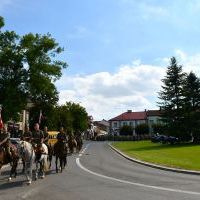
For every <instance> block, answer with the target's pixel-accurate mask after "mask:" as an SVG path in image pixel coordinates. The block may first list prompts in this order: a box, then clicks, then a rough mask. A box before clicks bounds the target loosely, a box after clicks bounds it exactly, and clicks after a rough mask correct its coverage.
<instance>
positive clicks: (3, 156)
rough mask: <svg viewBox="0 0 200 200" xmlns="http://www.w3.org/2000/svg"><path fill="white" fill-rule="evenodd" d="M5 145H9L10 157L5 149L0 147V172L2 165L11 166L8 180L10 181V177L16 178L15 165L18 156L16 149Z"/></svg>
mask: <svg viewBox="0 0 200 200" xmlns="http://www.w3.org/2000/svg"><path fill="white" fill-rule="evenodd" d="M6 145H9V148H10V149H11V155H9V153H8V152H7V151H6V149H5V147H3V146H0V170H1V168H2V166H3V165H6V164H9V163H10V164H11V170H10V177H9V180H11V179H12V176H13V175H14V177H15V178H16V176H17V165H18V161H19V154H18V150H17V148H16V147H15V146H14V145H12V144H10V143H7V144H6Z"/></svg>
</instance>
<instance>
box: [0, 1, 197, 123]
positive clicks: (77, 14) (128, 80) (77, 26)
mask: <svg viewBox="0 0 200 200" xmlns="http://www.w3.org/2000/svg"><path fill="white" fill-rule="evenodd" d="M0 15H2V16H3V17H4V18H5V23H6V26H5V29H9V30H15V31H16V32H17V33H19V34H21V35H22V34H25V33H29V32H33V33H41V34H44V33H47V32H49V33H51V34H52V36H53V37H54V38H55V39H56V40H57V42H58V43H59V44H60V45H61V46H62V47H64V48H65V52H64V53H63V54H62V55H61V57H60V58H61V59H63V60H65V61H66V62H67V63H68V64H69V67H68V69H66V70H65V71H63V77H62V79H61V80H60V81H58V82H57V83H56V84H57V87H58V90H59V91H60V103H64V102H65V101H69V100H71V101H75V102H80V103H81V104H82V105H83V106H84V107H86V109H87V111H88V113H89V114H91V115H93V116H94V118H95V119H102V118H105V119H109V118H111V117H114V116H115V115H117V114H120V113H121V112H123V111H126V110H127V109H132V110H135V111H139V110H144V109H154V108H156V101H157V92H158V91H159V89H160V85H161V82H160V79H161V78H162V77H163V76H164V73H165V70H166V66H167V64H168V59H169V58H170V57H171V56H176V57H177V58H178V61H179V62H180V64H183V65H184V71H190V70H193V71H194V72H196V73H197V74H199V70H198V65H199V64H200V47H199V45H198V44H199V42H200V26H199V21H200V1H198V0H190V1H188V0H174V1H172V0H163V1H160V0H57V1H50V0H29V1H27V0H0Z"/></svg>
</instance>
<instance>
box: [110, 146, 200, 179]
mask: <svg viewBox="0 0 200 200" xmlns="http://www.w3.org/2000/svg"><path fill="white" fill-rule="evenodd" d="M108 145H109V147H110V148H111V149H112V150H114V151H115V152H117V153H118V154H120V155H121V156H123V157H124V158H126V159H128V160H130V161H132V162H135V163H138V164H141V165H145V166H148V167H152V168H156V169H161V170H165V171H171V172H177V173H183V174H192V175H200V171H194V170H185V169H177V168H171V167H164V166H162V165H156V164H152V163H149V162H144V161H141V160H138V159H135V158H131V157H129V156H127V155H126V154H124V153H122V152H121V151H119V150H118V149H116V148H115V147H113V146H112V145H111V144H110V143H109V144H108Z"/></svg>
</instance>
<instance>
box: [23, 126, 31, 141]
mask: <svg viewBox="0 0 200 200" xmlns="http://www.w3.org/2000/svg"><path fill="white" fill-rule="evenodd" d="M21 140H24V141H26V142H29V143H31V141H32V132H31V131H30V128H29V126H26V128H25V132H24V133H23V135H22V136H21Z"/></svg>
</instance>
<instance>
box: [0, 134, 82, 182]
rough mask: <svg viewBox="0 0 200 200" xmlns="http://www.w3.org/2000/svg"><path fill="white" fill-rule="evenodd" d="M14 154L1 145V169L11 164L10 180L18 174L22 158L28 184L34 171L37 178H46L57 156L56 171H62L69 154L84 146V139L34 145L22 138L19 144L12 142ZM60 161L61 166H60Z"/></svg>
mask: <svg viewBox="0 0 200 200" xmlns="http://www.w3.org/2000/svg"><path fill="white" fill-rule="evenodd" d="M11 147H12V150H13V152H14V153H13V154H12V156H11V157H10V158H9V156H8V155H7V152H6V151H5V149H4V148H2V147H0V170H1V168H2V166H3V165H6V164H9V163H10V165H11V170H10V175H9V179H8V180H9V181H10V180H11V179H12V177H16V176H17V166H18V163H19V160H20V159H21V160H22V163H23V170H22V172H24V173H25V175H26V179H27V184H31V182H32V179H33V171H34V172H35V180H37V179H38V178H39V177H41V178H44V177H45V173H46V172H47V171H48V170H50V169H51V163H52V158H53V156H55V166H56V173H58V172H59V171H60V172H62V171H63V169H64V168H65V166H66V165H67V156H68V155H70V154H72V153H74V151H75V152H79V151H80V150H81V148H82V139H81V138H80V139H79V138H76V139H69V140H68V141H67V142H63V141H58V142H57V143H55V144H54V145H53V146H51V145H46V144H44V143H42V144H40V145H37V144H36V145H32V144H31V143H30V142H27V141H24V140H21V141H19V143H18V145H17V146H13V145H12V144H11ZM58 161H59V164H60V166H58Z"/></svg>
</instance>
